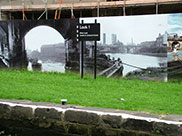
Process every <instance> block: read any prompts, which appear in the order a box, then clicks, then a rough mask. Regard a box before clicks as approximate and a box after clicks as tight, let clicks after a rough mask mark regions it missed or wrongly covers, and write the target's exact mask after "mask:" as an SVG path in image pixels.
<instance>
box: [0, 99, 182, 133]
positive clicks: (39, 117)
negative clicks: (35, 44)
mask: <svg viewBox="0 0 182 136" xmlns="http://www.w3.org/2000/svg"><path fill="white" fill-rule="evenodd" d="M9 134H11V136H15V135H16V136H37V135H39V136H47V135H48V136H49V135H50V136H57V135H59V136H79V135H85V136H182V123H181V122H178V121H166V120H160V119H156V118H146V117H138V116H133V115H127V114H122V113H110V112H102V111H94V110H85V109H79V108H74V107H73V108H72V107H64V106H63V107H60V106H43V105H29V104H16V103H9V102H0V136H5V135H9Z"/></svg>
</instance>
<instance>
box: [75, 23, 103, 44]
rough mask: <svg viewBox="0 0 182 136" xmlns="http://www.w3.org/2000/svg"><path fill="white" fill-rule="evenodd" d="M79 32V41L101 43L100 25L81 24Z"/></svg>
mask: <svg viewBox="0 0 182 136" xmlns="http://www.w3.org/2000/svg"><path fill="white" fill-rule="evenodd" d="M77 30H78V31H77V32H78V33H77V38H78V40H79V41H100V24H99V23H87V24H80V25H78V27H77Z"/></svg>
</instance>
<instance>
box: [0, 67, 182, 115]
mask: <svg viewBox="0 0 182 136" xmlns="http://www.w3.org/2000/svg"><path fill="white" fill-rule="evenodd" d="M0 98H1V99H25V100H31V101H39V102H53V103H60V99H67V100H68V104H75V105H83V106H93V107H104V108H113V109H122V110H132V111H144V112H150V113H159V114H182V81H178V82H168V83H164V82H155V81H140V80H126V79H113V78H110V79H107V78H104V77H98V78H97V80H96V81H95V80H94V79H93V77H91V76H88V75H85V78H84V80H81V79H80V75H77V74H73V73H65V74H60V73H42V72H29V71H26V70H21V71H13V70H2V71H0ZM120 98H124V99H125V100H124V101H121V100H120Z"/></svg>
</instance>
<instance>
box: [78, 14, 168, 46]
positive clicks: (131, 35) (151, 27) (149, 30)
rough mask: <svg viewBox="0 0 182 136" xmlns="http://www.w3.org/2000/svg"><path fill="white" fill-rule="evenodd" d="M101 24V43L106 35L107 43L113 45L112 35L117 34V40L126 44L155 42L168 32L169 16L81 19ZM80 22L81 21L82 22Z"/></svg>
mask: <svg viewBox="0 0 182 136" xmlns="http://www.w3.org/2000/svg"><path fill="white" fill-rule="evenodd" d="M95 19H97V22H99V23H101V42H103V41H102V39H103V38H102V36H103V33H106V37H107V39H106V43H107V44H110V43H111V35H112V34H117V39H118V40H119V41H121V42H123V43H124V44H128V43H131V41H132V39H133V42H134V43H136V44H138V43H141V42H144V41H152V40H155V39H156V38H157V37H158V35H159V33H161V34H164V33H165V31H167V15H145V16H144V15H143V16H126V17H123V16H122V17H100V18H81V20H84V22H85V23H94V20H95ZM81 20H80V21H81Z"/></svg>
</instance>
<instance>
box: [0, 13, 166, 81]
mask: <svg viewBox="0 0 182 136" xmlns="http://www.w3.org/2000/svg"><path fill="white" fill-rule="evenodd" d="M167 18H168V15H149V16H132V17H100V18H80V19H61V20H39V21H0V67H1V68H27V69H28V70H41V71H54V72H66V71H77V72H79V71H80V42H78V41H77V38H76V33H77V31H76V28H77V25H78V24H79V22H81V21H82V20H83V21H84V23H94V21H95V19H96V20H97V22H98V23H100V24H101V40H100V41H98V42H97V75H100V76H106V77H119V78H123V77H126V78H138V79H142V80H157V81H166V80H167V34H168V33H167ZM83 43H84V73H88V74H93V71H94V70H93V69H94V41H86V42H83Z"/></svg>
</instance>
